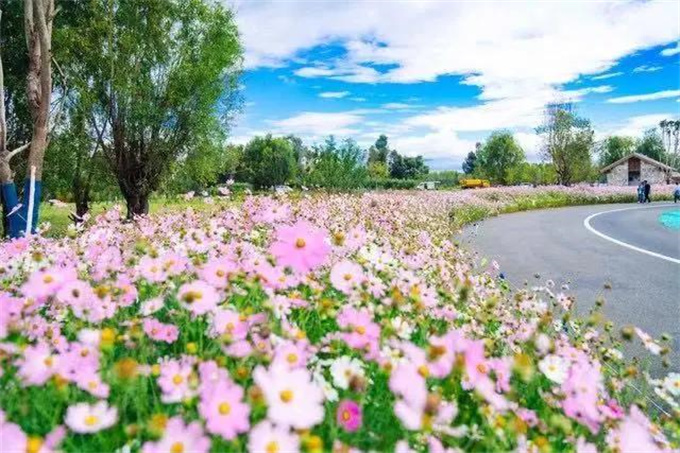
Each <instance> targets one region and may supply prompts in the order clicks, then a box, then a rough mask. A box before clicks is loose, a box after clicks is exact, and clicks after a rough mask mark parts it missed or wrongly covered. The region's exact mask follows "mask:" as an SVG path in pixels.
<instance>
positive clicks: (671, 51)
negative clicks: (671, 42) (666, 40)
mask: <svg viewBox="0 0 680 453" xmlns="http://www.w3.org/2000/svg"><path fill="white" fill-rule="evenodd" d="M679 53H680V42H677V43H675V47H669V48H667V49H664V50H662V51H661V55H663V56H664V57H672V56H673V55H677V54H679Z"/></svg>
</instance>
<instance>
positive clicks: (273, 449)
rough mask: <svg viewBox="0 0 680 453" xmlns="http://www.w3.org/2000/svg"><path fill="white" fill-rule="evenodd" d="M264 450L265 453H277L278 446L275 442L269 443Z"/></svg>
mask: <svg viewBox="0 0 680 453" xmlns="http://www.w3.org/2000/svg"><path fill="white" fill-rule="evenodd" d="M265 450H266V451H267V453H278V452H279V444H278V443H276V441H274V440H273V441H271V442H269V443H268V444H267V446H266V447H265Z"/></svg>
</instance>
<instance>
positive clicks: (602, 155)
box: [598, 135, 636, 167]
mask: <svg viewBox="0 0 680 453" xmlns="http://www.w3.org/2000/svg"><path fill="white" fill-rule="evenodd" d="M635 148H636V144H635V139H634V138H632V137H621V136H618V135H612V136H611V137H607V138H606V139H604V141H603V142H602V143H601V144H600V145H599V147H598V152H599V159H598V164H599V165H600V167H606V166H607V165H609V164H611V163H613V162H616V161H617V160H619V159H621V158H623V157H625V156H627V155H628V154H630V153H632V152H633V151H635Z"/></svg>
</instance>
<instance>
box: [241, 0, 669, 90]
mask: <svg viewBox="0 0 680 453" xmlns="http://www.w3.org/2000/svg"><path fill="white" fill-rule="evenodd" d="M236 5H237V20H238V22H239V27H240V30H241V32H242V35H243V40H244V44H245V48H246V64H247V66H248V67H251V68H252V67H258V66H267V65H272V64H274V65H280V64H286V63H288V62H290V61H291V60H292V59H294V58H295V57H296V56H297V55H298V54H299V53H300V52H301V51H304V50H308V49H311V48H314V47H315V46H318V45H323V44H328V43H333V44H337V45H339V46H341V47H342V48H343V50H344V52H342V53H341V56H340V57H338V56H337V55H336V56H334V57H333V59H331V60H324V61H312V62H311V63H310V64H308V65H306V66H305V67H303V68H300V69H298V70H297V71H296V74H297V75H298V76H302V77H326V78H332V79H338V80H344V81H347V82H360V83H381V82H390V83H415V82H423V81H434V80H436V79H437V78H438V77H439V76H442V75H461V76H463V77H464V79H465V82H466V83H468V84H472V85H476V86H479V87H480V89H481V99H485V100H492V99H499V98H505V97H511V96H512V97H520V96H525V95H531V93H532V92H533V91H534V90H535V89H536V88H537V87H538V88H539V89H542V88H548V87H556V86H559V85H561V84H564V83H567V82H569V81H572V80H575V79H576V78H577V77H579V76H580V75H589V74H599V73H602V72H603V71H606V70H607V69H609V68H611V67H612V66H613V65H614V64H615V63H616V61H617V60H618V59H620V58H621V57H623V56H625V55H628V54H630V53H633V52H635V51H638V50H640V49H644V48H648V47H651V46H656V45H663V44H667V43H669V42H672V41H675V40H677V36H678V34H680V25H679V24H678V21H677V17H678V9H679V6H678V5H677V4H675V3H673V2H664V1H657V2H653V1H652V2H625V3H624V2H621V3H611V2H587V3H583V2H579V3H569V2H542V3H535V2H527V3H526V4H525V5H524V6H523V7H518V4H517V3H516V2H493V3H488V2H402V3H399V4H398V5H396V6H395V4H393V3H389V2H388V3H385V2H358V1H357V2H346V3H343V4H342V7H341V8H338V7H337V3H334V2H332V1H315V2H306V1H286V2H278V1H258V2H246V1H241V2H239V3H237V4H236ZM263 24H266V26H263ZM292 24H294V26H293V25H292ZM424 24H426V26H424ZM479 24H484V26H479ZM575 30H578V33H575V32H574V31H575ZM376 65H379V66H376ZM376 67H378V68H382V69H380V70H378V69H376Z"/></svg>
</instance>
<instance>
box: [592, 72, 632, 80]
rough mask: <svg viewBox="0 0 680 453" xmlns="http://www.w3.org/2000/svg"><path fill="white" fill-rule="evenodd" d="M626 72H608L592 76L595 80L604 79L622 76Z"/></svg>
mask: <svg viewBox="0 0 680 453" xmlns="http://www.w3.org/2000/svg"><path fill="white" fill-rule="evenodd" d="M623 74H624V73H623V72H609V73H607V74H601V75H597V76H593V77H591V79H593V80H604V79H611V78H612V77H619V76H622V75H623Z"/></svg>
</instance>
